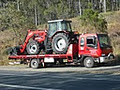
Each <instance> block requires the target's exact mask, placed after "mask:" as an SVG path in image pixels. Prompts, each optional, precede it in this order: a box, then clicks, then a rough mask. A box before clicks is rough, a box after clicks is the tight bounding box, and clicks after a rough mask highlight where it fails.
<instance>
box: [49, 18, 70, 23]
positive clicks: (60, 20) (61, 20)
mask: <svg viewBox="0 0 120 90" xmlns="http://www.w3.org/2000/svg"><path fill="white" fill-rule="evenodd" d="M63 21H64V22H72V21H71V20H64V19H59V20H51V21H48V23H53V22H63Z"/></svg>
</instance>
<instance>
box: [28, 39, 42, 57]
mask: <svg viewBox="0 0 120 90" xmlns="http://www.w3.org/2000/svg"><path fill="white" fill-rule="evenodd" d="M26 51H27V53H28V54H29V55H35V54H39V53H40V45H39V43H38V42H37V41H34V40H33V41H30V42H29V43H28V44H27V47H26Z"/></svg>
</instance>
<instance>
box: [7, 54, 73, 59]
mask: <svg viewBox="0 0 120 90" xmlns="http://www.w3.org/2000/svg"><path fill="white" fill-rule="evenodd" d="M69 57H72V55H71V54H45V55H16V56H9V59H33V58H36V59H42V58H69Z"/></svg>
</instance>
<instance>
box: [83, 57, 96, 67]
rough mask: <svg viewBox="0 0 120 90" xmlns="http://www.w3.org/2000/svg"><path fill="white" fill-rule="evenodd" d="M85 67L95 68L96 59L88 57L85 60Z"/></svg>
mask: <svg viewBox="0 0 120 90" xmlns="http://www.w3.org/2000/svg"><path fill="white" fill-rule="evenodd" d="M84 66H85V67H87V68H92V67H93V66H94V59H93V58H92V57H87V58H85V59H84Z"/></svg>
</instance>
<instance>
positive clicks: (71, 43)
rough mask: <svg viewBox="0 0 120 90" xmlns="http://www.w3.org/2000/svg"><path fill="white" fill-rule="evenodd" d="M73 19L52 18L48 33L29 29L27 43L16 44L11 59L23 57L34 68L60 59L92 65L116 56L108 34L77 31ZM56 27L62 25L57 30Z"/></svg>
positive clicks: (60, 61) (64, 62)
mask: <svg viewBox="0 0 120 90" xmlns="http://www.w3.org/2000/svg"><path fill="white" fill-rule="evenodd" d="M70 22H71V21H68V20H53V21H49V22H48V23H49V31H48V33H46V31H41V30H35V31H32V30H28V34H27V36H26V39H25V42H24V44H23V45H20V46H19V47H15V48H14V49H13V50H12V51H11V53H12V54H11V55H10V56H9V59H23V60H25V61H27V62H28V63H29V66H30V67H32V68H39V67H44V66H45V65H46V64H54V65H55V64H58V63H59V64H66V63H76V64H77V63H81V64H83V65H84V66H85V67H87V68H91V67H93V66H94V65H95V64H96V63H97V64H99V63H107V62H110V61H113V60H115V57H114V55H113V49H112V46H111V44H110V39H109V37H108V35H107V34H81V35H79V34H75V32H72V31H71V25H70ZM55 25H56V26H55ZM54 27H59V28H57V29H56V31H55V30H53V29H55V28H54ZM51 28H52V29H51ZM50 30H51V31H50ZM52 30H53V32H52ZM51 32H52V33H51ZM41 33H42V34H41ZM68 36H70V37H72V38H69V37H68ZM31 38H32V43H31V41H30V39H31ZM46 46H47V47H46ZM48 46H49V47H48ZM38 51H39V53H38ZM63 52H64V53H63ZM26 53H27V54H26Z"/></svg>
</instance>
